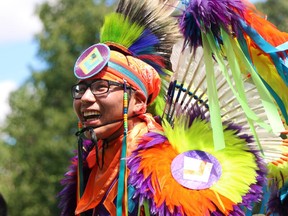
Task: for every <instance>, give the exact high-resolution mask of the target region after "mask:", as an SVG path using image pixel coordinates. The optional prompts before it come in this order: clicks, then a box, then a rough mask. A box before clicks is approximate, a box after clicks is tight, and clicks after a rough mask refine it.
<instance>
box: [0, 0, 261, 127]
mask: <svg viewBox="0 0 288 216" xmlns="http://www.w3.org/2000/svg"><path fill="white" fill-rule="evenodd" d="M44 1H45V0H9V1H8V0H6V1H4V0H2V1H0V30H1V33H0V90H2V91H0V125H1V124H2V123H3V122H4V120H5V117H6V115H7V114H8V113H9V111H10V108H9V105H8V97H9V94H10V92H11V91H13V90H16V89H17V88H18V87H19V86H20V85H21V84H22V83H23V82H24V81H25V80H26V79H28V78H29V77H30V75H31V72H30V71H31V70H30V68H31V67H32V68H35V69H37V68H41V65H43V63H41V62H40V60H39V59H38V58H37V57H36V53H37V50H38V48H37V44H36V43H35V41H33V36H34V35H35V33H37V32H39V31H40V30H41V22H40V20H39V19H38V17H37V16H36V15H35V6H36V5H37V4H41V3H43V2H44ZM49 1H51V0H49ZM255 1H257V0H252V2H255Z"/></svg>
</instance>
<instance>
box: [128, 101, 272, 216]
mask: <svg viewBox="0 0 288 216" xmlns="http://www.w3.org/2000/svg"><path fill="white" fill-rule="evenodd" d="M188 113H189V117H190V119H189V120H190V121H189V125H191V124H192V123H193V121H194V120H195V119H196V118H200V119H202V120H204V121H209V115H207V112H205V110H204V109H201V108H200V107H199V106H198V105H195V106H194V107H192V108H191V109H190V110H188ZM225 125H226V126H227V128H226V130H233V131H235V135H237V134H238V133H240V132H241V127H240V126H238V125H235V124H232V123H229V122H226V123H225ZM239 137H240V138H241V139H244V140H245V141H246V142H247V143H250V142H252V137H251V136H248V135H241V136H239ZM151 138H153V140H151ZM166 140H167V138H166V137H165V136H163V135H161V134H158V133H153V132H150V133H147V134H145V136H144V138H143V139H142V142H141V143H140V144H139V147H138V149H136V150H135V151H134V152H133V153H132V155H131V157H130V158H129V159H128V161H127V165H128V167H129V169H130V175H129V178H128V182H129V184H131V185H132V186H134V187H135V189H136V193H135V195H134V199H136V200H137V199H139V200H140V204H142V203H143V201H144V200H145V199H146V200H148V203H149V207H150V211H151V213H152V214H159V215H169V216H170V215H172V216H174V215H179V212H181V211H180V210H181V207H179V206H178V207H177V206H175V207H174V210H173V212H170V211H169V210H168V208H167V207H166V203H165V202H163V203H162V204H161V206H159V207H157V206H156V204H155V202H154V201H153V194H154V191H153V188H152V186H151V178H150V176H148V177H147V178H146V179H144V175H143V174H142V172H141V171H140V172H139V171H138V167H139V165H140V162H141V158H140V157H139V156H138V152H139V151H143V150H145V149H148V148H151V147H153V146H155V145H158V144H161V143H163V142H164V141H166ZM249 152H251V153H253V154H254V155H255V162H256V163H257V166H258V168H259V169H258V170H257V171H256V172H257V177H256V183H255V184H253V185H251V186H250V190H249V192H248V193H247V194H246V195H245V196H243V200H242V203H239V204H238V205H235V206H233V210H232V212H230V214H229V215H234V216H244V215H245V213H244V211H243V210H242V208H240V207H246V208H247V209H251V208H252V206H251V205H252V203H255V202H259V201H260V200H261V198H262V187H263V185H265V183H266V178H265V176H266V172H267V170H266V167H265V164H264V161H263V160H262V158H261V157H260V152H259V151H256V150H254V149H250V150H249ZM210 214H211V215H213V216H218V215H219V216H220V215H222V213H221V211H220V210H216V211H215V212H210Z"/></svg>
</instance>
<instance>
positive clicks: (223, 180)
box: [163, 117, 258, 203]
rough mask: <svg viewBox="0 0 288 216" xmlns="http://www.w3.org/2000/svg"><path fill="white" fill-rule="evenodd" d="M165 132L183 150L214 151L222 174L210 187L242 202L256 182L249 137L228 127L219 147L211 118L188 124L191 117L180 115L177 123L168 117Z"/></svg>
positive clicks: (176, 148)
mask: <svg viewBox="0 0 288 216" xmlns="http://www.w3.org/2000/svg"><path fill="white" fill-rule="evenodd" d="M163 128H164V132H165V135H166V136H167V138H168V140H169V142H170V143H171V145H172V146H173V148H174V149H175V150H176V151H177V152H178V153H179V154H180V153H183V152H186V151H190V150H200V151H205V152H207V153H209V154H211V155H213V156H214V157H215V158H216V159H217V160H218V161H219V163H220V164H221V167H222V175H221V177H220V179H219V180H218V181H217V182H216V183H215V184H214V185H213V186H212V187H211V188H210V189H211V190H213V191H215V192H218V193H219V194H221V195H223V196H225V197H227V198H229V199H230V200H232V201H233V202H235V203H241V202H242V196H244V195H246V194H247V193H248V192H249V189H250V186H251V185H252V184H255V183H256V177H257V173H256V171H257V169H258V168H257V163H256V157H255V155H254V154H253V153H252V152H250V151H249V147H248V146H247V144H246V142H245V140H243V139H241V138H239V137H238V136H237V135H236V134H235V131H233V130H224V139H225V144H226V146H225V148H224V149H221V150H218V151H215V149H214V143H213V132H212V128H211V125H210V123H209V122H206V121H204V120H201V119H195V120H194V121H193V123H192V125H191V126H190V127H189V128H188V127H187V118H186V119H184V117H180V118H176V119H175V124H174V127H172V126H171V125H170V124H169V123H168V122H167V121H164V123H163Z"/></svg>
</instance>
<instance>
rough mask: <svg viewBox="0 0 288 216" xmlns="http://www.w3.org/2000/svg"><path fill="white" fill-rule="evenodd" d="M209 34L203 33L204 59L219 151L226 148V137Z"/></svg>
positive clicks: (215, 139)
mask: <svg viewBox="0 0 288 216" xmlns="http://www.w3.org/2000/svg"><path fill="white" fill-rule="evenodd" d="M209 35H210V33H208V34H203V33H202V41H203V51H204V61H205V66H206V82H207V95H208V101H209V111H210V120H211V127H212V129H213V141H214V149H215V150H216V151H217V150H221V149H224V148H225V139H224V132H223V125H222V120H221V112H220V105H219V100H218V93H217V86H216V79H215V74H214V66H213V59H212V50H211V46H210V45H211V44H209V42H208V39H209Z"/></svg>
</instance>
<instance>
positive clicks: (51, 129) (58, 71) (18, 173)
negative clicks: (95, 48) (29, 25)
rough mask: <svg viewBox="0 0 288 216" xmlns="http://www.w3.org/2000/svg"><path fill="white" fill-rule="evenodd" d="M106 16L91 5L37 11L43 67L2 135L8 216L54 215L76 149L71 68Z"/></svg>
mask: <svg viewBox="0 0 288 216" xmlns="http://www.w3.org/2000/svg"><path fill="white" fill-rule="evenodd" d="M110 2H111V1H110ZM111 10H112V8H111V7H108V6H107V5H106V2H105V1H92V0H90V1H87V0H58V1H57V2H55V1H53V4H52V3H43V4H42V5H40V6H39V7H38V8H37V13H38V14H39V17H40V19H41V21H42V23H43V30H42V31H41V32H40V33H39V34H38V35H36V38H35V39H36V41H37V42H38V45H39V53H38V54H39V58H40V59H42V60H43V62H45V64H46V67H45V69H44V70H42V71H33V74H32V76H31V78H30V79H29V80H28V81H27V82H26V83H25V84H23V86H21V87H20V88H19V89H18V90H17V91H15V92H13V93H12V94H11V96H10V106H11V109H12V112H11V114H10V115H9V116H8V118H7V121H6V124H5V126H4V128H2V130H1V131H3V134H1V137H2V141H0V151H1V157H0V182H1V184H0V193H3V195H4V197H5V199H6V201H7V203H8V212H9V215H10V216H18V215H21V216H33V215H37V216H38V215H41V216H46V215H47V216H48V215H49V216H50V215H59V209H58V208H57V203H58V200H57V197H56V196H57V193H58V192H59V191H60V189H61V186H60V184H59V181H60V179H62V178H63V175H64V173H65V171H66V170H67V167H68V165H69V158H70V157H71V156H72V151H73V150H74V149H75V148H76V143H77V140H76V137H75V136H74V133H75V132H76V130H77V128H76V126H77V118H76V115H75V114H74V112H73V108H72V98H71V96H70V87H71V85H72V84H74V83H75V81H76V80H75V78H74V75H73V66H74V63H75V61H76V58H77V57H78V56H79V54H80V53H81V52H82V51H83V50H84V49H86V48H87V47H88V46H90V45H92V44H94V43H97V42H98V41H99V30H100V27H101V25H102V24H103V18H104V15H105V14H107V13H108V11H109V12H110V11H111Z"/></svg>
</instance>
